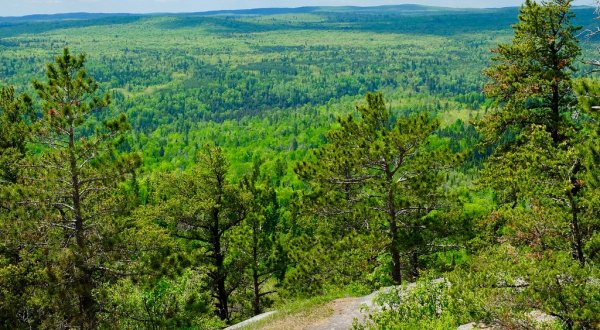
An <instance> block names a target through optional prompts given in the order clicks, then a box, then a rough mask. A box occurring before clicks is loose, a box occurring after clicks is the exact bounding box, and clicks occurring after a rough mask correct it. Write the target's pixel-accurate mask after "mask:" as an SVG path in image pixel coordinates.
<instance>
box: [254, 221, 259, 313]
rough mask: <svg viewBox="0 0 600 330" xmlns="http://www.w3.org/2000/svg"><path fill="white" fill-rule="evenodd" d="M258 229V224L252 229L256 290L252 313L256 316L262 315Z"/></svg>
mask: <svg viewBox="0 0 600 330" xmlns="http://www.w3.org/2000/svg"><path fill="white" fill-rule="evenodd" d="M258 244H259V241H258V228H257V225H256V223H254V224H253V228H252V285H253V288H254V297H253V299H252V311H253V313H254V315H258V314H260V313H261V308H260V278H259V274H258V263H259V260H258Z"/></svg>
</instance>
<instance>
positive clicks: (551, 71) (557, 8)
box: [484, 0, 581, 144]
mask: <svg viewBox="0 0 600 330" xmlns="http://www.w3.org/2000/svg"><path fill="white" fill-rule="evenodd" d="M572 2H573V1H572V0H548V1H541V2H539V1H533V0H527V1H525V3H524V4H523V6H522V7H521V10H520V13H519V22H518V23H517V24H515V25H514V38H513V41H512V43H510V44H501V45H499V46H498V48H496V49H494V50H493V52H494V53H496V57H495V58H494V59H493V60H494V62H495V64H494V65H493V66H492V67H490V68H489V69H488V70H486V71H485V73H486V75H487V76H488V77H489V78H490V81H491V82H490V83H489V84H488V85H487V86H486V88H485V90H486V93H487V95H488V96H490V97H492V98H495V99H496V100H497V101H498V103H499V105H501V107H502V111H497V112H495V113H493V114H492V115H491V116H488V117H487V119H486V120H485V121H484V124H485V125H484V128H485V130H484V132H485V133H487V137H488V138H489V139H492V140H498V139H499V138H501V137H502V136H503V135H504V134H506V133H510V132H514V131H516V132H517V133H520V132H521V131H522V130H527V129H529V128H531V127H532V125H542V126H544V127H545V129H546V130H547V131H548V132H550V134H551V136H552V140H553V142H554V143H555V144H558V143H559V142H561V141H563V140H564V139H566V138H567V137H568V136H569V134H570V129H571V128H572V122H571V116H570V115H571V113H572V111H573V106H574V105H576V103H577V100H576V98H575V97H574V93H573V88H572V76H573V73H574V72H575V71H576V68H575V61H576V59H577V57H578V56H579V55H580V53H581V50H580V48H579V44H578V39H577V36H576V34H577V31H579V30H580V28H579V27H577V26H574V25H573V24H572V23H571V21H572V19H573V18H574V16H575V15H574V13H573V12H572V11H571V10H570V8H571V4H572Z"/></svg>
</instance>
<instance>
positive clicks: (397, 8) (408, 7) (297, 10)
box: [0, 4, 514, 21]
mask: <svg viewBox="0 0 600 330" xmlns="http://www.w3.org/2000/svg"><path fill="white" fill-rule="evenodd" d="M513 8H514V7H513ZM480 10H485V9H481V8H451V7H435V6H425V5H417V4H401V5H383V6H308V7H290V8H286V7H283V8H253V9H227V10H210V11H200V12H172V13H171V12H164V13H161V12H157V13H143V14H142V13H87V12H77V13H61V14H35V15H26V16H0V19H2V20H5V21H7V20H11V21H43V20H63V19H98V18H105V17H114V16H161V15H176V16H179V15H202V16H211V15H226V14H231V15H277V14H288V13H289V14H303V13H316V12H395V13H402V12H406V13H411V12H412V13H418V12H438V11H480Z"/></svg>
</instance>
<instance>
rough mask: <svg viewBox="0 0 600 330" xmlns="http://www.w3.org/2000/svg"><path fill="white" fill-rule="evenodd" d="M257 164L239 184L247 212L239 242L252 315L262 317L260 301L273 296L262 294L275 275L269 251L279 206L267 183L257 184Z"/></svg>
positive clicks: (257, 163)
mask: <svg viewBox="0 0 600 330" xmlns="http://www.w3.org/2000/svg"><path fill="white" fill-rule="evenodd" d="M261 163H262V162H260V161H258V162H255V163H254V169H253V171H252V173H251V174H249V175H246V176H245V177H244V178H243V180H242V183H241V188H242V190H243V191H245V192H247V193H249V196H248V197H249V198H248V200H247V203H248V209H249V212H248V216H247V217H246V221H245V222H244V229H243V231H242V235H243V237H241V238H240V240H241V241H242V242H245V244H243V243H242V244H240V245H242V247H241V250H243V253H244V254H245V255H247V256H248V257H249V258H248V261H247V263H248V269H249V272H250V277H251V283H252V313H253V314H254V315H258V314H260V313H262V311H263V303H262V301H263V300H264V297H265V296H267V295H269V294H272V293H274V291H265V290H263V287H264V285H265V283H266V282H267V281H269V280H270V279H271V278H272V275H273V274H274V273H275V265H274V260H273V249H274V242H275V240H276V239H277V235H276V234H277V224H278V220H279V204H278V202H277V193H276V192H275V189H273V187H271V186H270V185H269V184H268V182H267V183H264V184H261V183H260V182H259V178H260V175H261V172H260V165H261Z"/></svg>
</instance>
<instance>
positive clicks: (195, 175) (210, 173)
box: [152, 147, 249, 320]
mask: <svg viewBox="0 0 600 330" xmlns="http://www.w3.org/2000/svg"><path fill="white" fill-rule="evenodd" d="M228 172H229V165H228V162H227V159H226V158H225V155H224V154H223V151H222V150H221V149H220V148H218V147H206V148H205V150H204V151H203V152H202V153H201V154H200V155H199V159H198V162H197V164H196V165H195V166H194V167H192V168H191V169H190V170H189V171H186V172H178V173H172V174H166V175H163V176H161V178H160V181H159V182H157V183H156V184H157V186H158V188H157V192H156V196H155V198H156V204H157V205H155V206H153V207H152V208H153V209H154V211H153V212H154V214H155V215H154V216H155V217H156V218H158V219H162V221H166V223H167V224H168V226H169V228H170V230H171V232H172V235H173V236H174V237H176V238H179V239H181V240H183V241H184V242H183V244H184V246H187V247H188V248H192V249H193V250H196V251H192V252H191V253H192V254H193V255H197V256H199V260H197V261H196V262H195V263H194V264H193V265H195V266H206V267H208V275H209V282H210V288H211V292H212V296H213V298H214V299H215V300H216V304H215V305H216V308H217V315H218V316H219V317H220V318H221V319H222V320H230V318H231V310H230V296H231V294H232V293H233V292H234V291H235V290H236V289H238V287H239V286H240V285H241V284H242V283H241V281H239V280H238V277H239V276H241V274H243V269H239V265H240V263H239V260H237V259H236V258H232V257H231V255H230V253H229V252H230V250H231V247H230V243H231V235H232V232H233V231H234V230H235V229H236V228H237V227H238V226H239V225H240V224H241V223H242V222H243V221H244V219H245V218H246V216H247V214H248V211H249V210H248V206H247V205H248V201H247V200H246V199H247V196H246V195H245V194H243V193H241V192H240V190H239V189H238V188H237V187H236V186H234V185H232V184H231V183H230V182H229V181H228V180H229V179H228V178H227V175H228Z"/></svg>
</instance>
